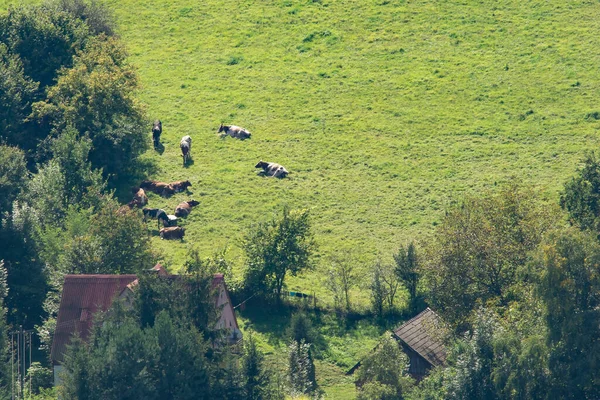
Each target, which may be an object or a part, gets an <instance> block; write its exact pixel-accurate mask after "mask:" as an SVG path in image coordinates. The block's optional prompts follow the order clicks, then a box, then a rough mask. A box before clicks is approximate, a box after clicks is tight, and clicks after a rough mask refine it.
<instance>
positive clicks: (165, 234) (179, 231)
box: [160, 226, 185, 240]
mask: <svg viewBox="0 0 600 400" xmlns="http://www.w3.org/2000/svg"><path fill="white" fill-rule="evenodd" d="M184 236H185V228H182V227H181V226H171V227H168V228H162V229H161V230H160V238H161V239H167V240H170V239H183V237H184Z"/></svg>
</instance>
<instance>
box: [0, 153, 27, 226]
mask: <svg viewBox="0 0 600 400" xmlns="http://www.w3.org/2000/svg"><path fill="white" fill-rule="evenodd" d="M26 178H27V169H26V167H25V157H24V154H23V152H22V151H21V150H19V149H18V148H16V147H10V146H0V227H1V226H2V220H3V219H4V218H5V213H7V214H10V212H11V210H12V203H13V201H14V200H15V199H16V198H17V196H18V195H19V193H20V192H21V190H22V188H23V186H24V185H25V181H26Z"/></svg>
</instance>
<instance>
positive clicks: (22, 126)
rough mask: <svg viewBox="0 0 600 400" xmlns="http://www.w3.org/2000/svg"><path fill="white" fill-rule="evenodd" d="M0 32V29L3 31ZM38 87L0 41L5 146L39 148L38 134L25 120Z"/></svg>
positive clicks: (0, 115)
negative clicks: (37, 146)
mask: <svg viewBox="0 0 600 400" xmlns="http://www.w3.org/2000/svg"><path fill="white" fill-rule="evenodd" d="M0 29H1V28H0ZM37 89H38V85H37V83H36V82H33V81H32V80H31V79H29V78H28V77H26V76H25V73H24V71H23V63H22V62H21V60H20V59H19V57H18V56H17V55H14V54H10V53H9V52H8V48H7V46H6V44H4V43H2V42H1V41H0V105H1V107H0V126H2V131H1V133H0V138H1V139H2V142H6V143H8V144H10V145H13V146H15V145H18V146H19V147H21V148H22V149H28V150H29V149H32V148H35V146H36V145H37V142H36V136H35V130H34V129H32V128H33V127H32V124H31V122H28V121H27V120H26V118H27V117H28V116H29V114H30V113H31V103H32V101H34V99H35V96H36V94H37Z"/></svg>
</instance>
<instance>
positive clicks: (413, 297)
mask: <svg viewBox="0 0 600 400" xmlns="http://www.w3.org/2000/svg"><path fill="white" fill-rule="evenodd" d="M394 261H395V262H396V268H395V272H396V276H397V277H398V279H399V280H400V282H402V284H403V285H404V287H405V288H406V290H407V291H408V296H409V302H410V309H411V311H414V310H415V306H416V301H417V288H418V285H419V278H420V272H419V262H418V258H417V253H416V250H415V244H414V243H413V242H411V243H410V244H409V245H408V246H406V247H404V246H401V247H400V249H399V250H398V254H394Z"/></svg>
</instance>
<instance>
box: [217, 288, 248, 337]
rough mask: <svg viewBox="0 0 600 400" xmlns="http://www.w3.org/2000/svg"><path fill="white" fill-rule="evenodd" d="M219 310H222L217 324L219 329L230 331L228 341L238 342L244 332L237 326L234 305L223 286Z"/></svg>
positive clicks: (218, 300)
mask: <svg viewBox="0 0 600 400" xmlns="http://www.w3.org/2000/svg"><path fill="white" fill-rule="evenodd" d="M217 308H220V309H221V318H219V321H218V322H217V329H228V330H229V335H228V336H227V337H228V339H229V340H230V341H232V342H237V341H238V340H240V339H241V338H242V332H241V331H240V330H239V328H238V326H237V323H236V319H235V314H234V313H235V311H234V310H233V305H232V304H231V301H230V300H229V296H228V295H227V291H226V290H225V286H224V285H223V284H221V285H220V287H219V297H218V299H217Z"/></svg>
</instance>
